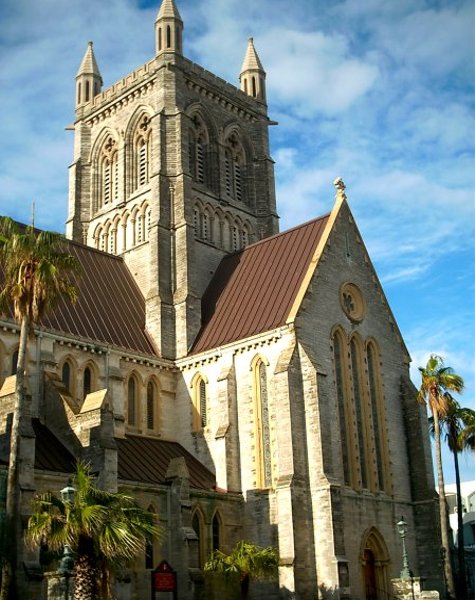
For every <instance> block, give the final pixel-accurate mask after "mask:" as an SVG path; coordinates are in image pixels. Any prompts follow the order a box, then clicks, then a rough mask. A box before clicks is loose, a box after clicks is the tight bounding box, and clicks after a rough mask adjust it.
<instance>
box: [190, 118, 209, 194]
mask: <svg viewBox="0 0 475 600" xmlns="http://www.w3.org/2000/svg"><path fill="white" fill-rule="evenodd" d="M207 156H208V131H207V129H206V126H205V124H204V122H203V120H202V119H201V118H200V117H199V115H197V114H195V115H194V116H193V118H192V127H190V129H189V132H188V164H189V170H190V175H191V177H192V178H193V180H194V181H197V182H198V183H204V184H205V183H207V180H206V179H207Z"/></svg>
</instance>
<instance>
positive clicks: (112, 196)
mask: <svg viewBox="0 0 475 600" xmlns="http://www.w3.org/2000/svg"><path fill="white" fill-rule="evenodd" d="M100 174H101V190H100V192H101V201H100V208H102V207H103V206H105V205H106V204H110V203H112V202H115V201H116V200H117V199H118V195H119V193H118V192H119V153H118V150H117V142H116V141H115V140H114V138H113V137H112V136H109V137H108V138H107V140H106V143H105V144H104V147H103V149H102V153H101V159H100Z"/></svg>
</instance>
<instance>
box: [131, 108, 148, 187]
mask: <svg viewBox="0 0 475 600" xmlns="http://www.w3.org/2000/svg"><path fill="white" fill-rule="evenodd" d="M150 140H151V122H150V117H149V116H148V115H143V117H142V118H141V119H140V121H139V124H138V126H137V129H136V131H135V135H134V150H133V162H134V165H133V173H132V180H133V186H132V191H135V190H136V189H138V188H139V187H140V186H142V185H145V184H147V183H148V182H149V178H150Z"/></svg>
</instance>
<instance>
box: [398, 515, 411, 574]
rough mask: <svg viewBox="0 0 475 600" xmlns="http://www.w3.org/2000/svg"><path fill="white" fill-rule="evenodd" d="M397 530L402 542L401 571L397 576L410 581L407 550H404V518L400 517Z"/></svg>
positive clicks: (405, 529)
mask: <svg viewBox="0 0 475 600" xmlns="http://www.w3.org/2000/svg"><path fill="white" fill-rule="evenodd" d="M397 530H398V533H399V535H400V536H401V541H402V569H401V573H400V574H399V576H400V578H401V579H410V578H411V576H412V575H411V571H410V569H409V562H408V560H407V550H406V533H407V523H406V521H405V520H404V517H401V520H400V521H398V522H397Z"/></svg>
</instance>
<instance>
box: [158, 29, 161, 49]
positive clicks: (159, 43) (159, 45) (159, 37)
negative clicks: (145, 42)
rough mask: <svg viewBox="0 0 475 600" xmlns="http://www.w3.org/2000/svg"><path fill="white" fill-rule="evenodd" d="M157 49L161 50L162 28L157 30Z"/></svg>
mask: <svg viewBox="0 0 475 600" xmlns="http://www.w3.org/2000/svg"><path fill="white" fill-rule="evenodd" d="M158 49H159V50H161V49H162V28H161V27H160V28H159V30H158Z"/></svg>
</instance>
